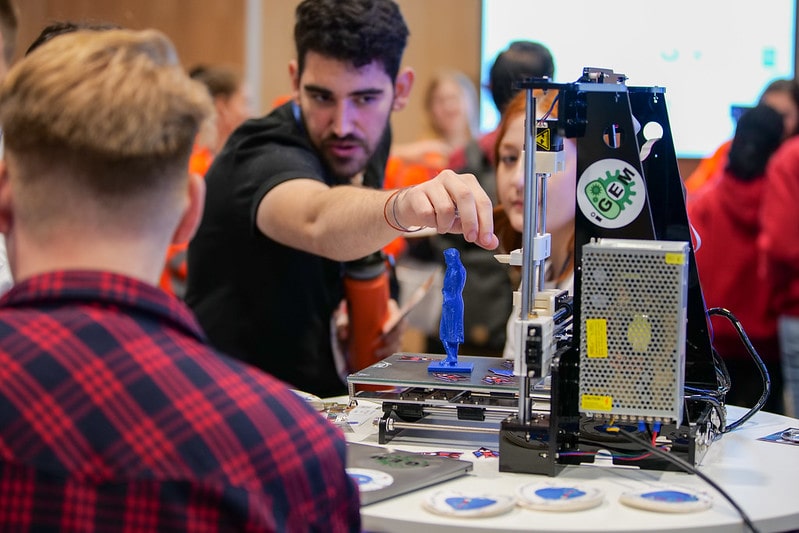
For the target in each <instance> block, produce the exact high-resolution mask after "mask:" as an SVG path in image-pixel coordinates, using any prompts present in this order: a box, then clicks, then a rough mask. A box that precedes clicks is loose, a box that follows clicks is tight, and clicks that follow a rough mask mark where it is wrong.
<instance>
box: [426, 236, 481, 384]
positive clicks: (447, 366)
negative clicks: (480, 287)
mask: <svg viewBox="0 0 799 533" xmlns="http://www.w3.org/2000/svg"><path fill="white" fill-rule="evenodd" d="M444 261H445V262H446V264H447V270H446V272H445V273H444V287H443V289H441V292H442V294H443V295H444V303H443V304H442V306H441V326H440V327H439V330H438V333H439V336H440V338H441V343H442V344H443V345H444V350H445V351H446V352H447V358H446V359H444V360H443V361H434V362H432V363H430V365H429V366H428V367H427V370H428V372H471V371H472V369H473V368H474V364H473V363H458V347H459V346H460V344H461V343H462V342H463V340H464V337H463V286H464V285H465V284H466V269H465V268H464V267H463V263H461V256H460V253H459V252H458V250H457V249H455V248H447V249H446V250H444Z"/></svg>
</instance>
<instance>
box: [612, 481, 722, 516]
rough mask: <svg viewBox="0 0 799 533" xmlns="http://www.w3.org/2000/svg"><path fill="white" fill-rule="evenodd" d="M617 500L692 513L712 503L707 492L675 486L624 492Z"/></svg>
mask: <svg viewBox="0 0 799 533" xmlns="http://www.w3.org/2000/svg"><path fill="white" fill-rule="evenodd" d="M619 501H620V502H621V503H623V504H625V505H629V506H630V507H636V508H638V509H645V510H647V511H659V512H661V513H692V512H695V511H704V510H705V509H709V508H710V506H711V505H713V499H712V498H711V497H710V496H709V495H708V494H705V493H704V492H694V491H691V490H687V489H684V488H677V487H665V488H661V489H652V488H649V489H644V490H639V491H632V492H625V493H623V494H622V495H621V496H619Z"/></svg>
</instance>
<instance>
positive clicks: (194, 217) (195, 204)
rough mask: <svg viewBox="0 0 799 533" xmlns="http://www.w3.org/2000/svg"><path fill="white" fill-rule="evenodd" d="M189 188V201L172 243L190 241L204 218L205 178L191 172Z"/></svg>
mask: <svg viewBox="0 0 799 533" xmlns="http://www.w3.org/2000/svg"><path fill="white" fill-rule="evenodd" d="M188 188H189V191H188V193H189V201H188V204H187V205H186V209H185V211H183V216H181V217H180V222H179V223H178V227H177V228H176V229H175V233H174V235H173V236H172V244H182V243H186V242H189V241H190V240H191V238H192V237H194V232H195V231H197V228H198V227H199V225H200V220H202V216H203V208H204V207H205V180H203V178H202V177H201V176H199V175H198V174H194V173H193V172H190V173H189V183H188Z"/></svg>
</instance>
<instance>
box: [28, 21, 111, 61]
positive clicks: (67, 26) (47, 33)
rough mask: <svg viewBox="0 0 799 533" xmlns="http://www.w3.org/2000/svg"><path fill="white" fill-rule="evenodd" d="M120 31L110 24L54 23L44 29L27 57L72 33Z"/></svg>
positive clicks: (33, 43) (30, 47)
mask: <svg viewBox="0 0 799 533" xmlns="http://www.w3.org/2000/svg"><path fill="white" fill-rule="evenodd" d="M118 29H121V27H120V26H117V25H116V24H112V23H110V22H72V21H68V20H63V21H57V22H52V23H50V24H48V25H47V26H45V27H44V28H42V31H41V32H39V36H38V37H36V39H34V40H33V42H32V43H31V44H30V46H28V49H27V50H26V51H25V55H28V54H30V53H31V52H33V51H34V50H36V49H37V48H39V47H40V46H41V45H43V44H44V43H46V42H48V41H49V40H51V39H54V38H56V37H58V36H59V35H64V34H65V33H72V32H75V31H78V30H90V31H105V30H118Z"/></svg>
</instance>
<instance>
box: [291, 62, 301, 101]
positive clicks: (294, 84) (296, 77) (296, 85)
mask: <svg viewBox="0 0 799 533" xmlns="http://www.w3.org/2000/svg"><path fill="white" fill-rule="evenodd" d="M289 77H290V78H291V90H292V91H293V92H294V100H295V101H296V102H297V103H299V101H300V67H299V65H298V64H297V60H296V59H292V60H291V61H289Z"/></svg>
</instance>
